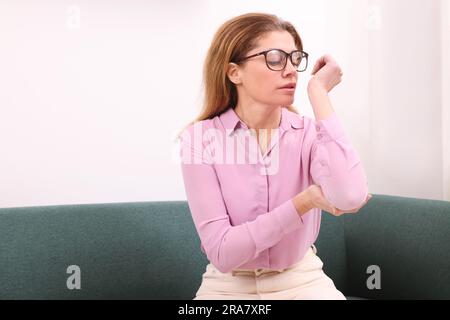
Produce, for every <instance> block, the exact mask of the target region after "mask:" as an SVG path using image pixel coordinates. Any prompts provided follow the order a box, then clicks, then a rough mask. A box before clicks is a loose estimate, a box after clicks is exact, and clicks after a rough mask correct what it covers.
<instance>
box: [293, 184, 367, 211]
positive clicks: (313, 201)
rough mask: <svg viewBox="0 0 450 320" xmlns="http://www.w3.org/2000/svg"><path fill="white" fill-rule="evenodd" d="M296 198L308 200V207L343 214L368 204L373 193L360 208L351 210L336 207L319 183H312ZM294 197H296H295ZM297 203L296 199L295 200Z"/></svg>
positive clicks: (355, 209)
mask: <svg viewBox="0 0 450 320" xmlns="http://www.w3.org/2000/svg"><path fill="white" fill-rule="evenodd" d="M295 198H300V199H302V200H303V202H304V203H305V202H306V207H307V208H310V209H312V208H319V209H321V210H325V211H327V212H329V213H331V214H332V215H334V216H341V215H343V214H344V213H356V212H358V210H359V209H361V208H362V207H363V206H365V205H366V203H367V202H368V201H369V200H370V198H372V195H370V194H369V195H368V197H367V198H366V201H365V202H364V204H363V205H362V206H360V207H358V208H354V209H351V210H345V211H343V210H340V209H338V208H336V207H334V206H333V205H332V204H331V203H330V202H329V201H328V200H327V199H326V198H325V196H324V194H323V192H322V188H321V187H320V186H318V185H315V184H313V185H310V186H309V187H308V188H307V189H306V190H304V191H302V192H301V193H299V194H298V195H297V196H296V197H295ZM295 198H294V199H295ZM294 203H295V201H294Z"/></svg>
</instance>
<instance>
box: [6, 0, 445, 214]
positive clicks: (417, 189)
mask: <svg viewBox="0 0 450 320" xmlns="http://www.w3.org/2000/svg"><path fill="white" fill-rule="evenodd" d="M448 2H449V0H339V1H336V0H320V1H314V2H313V1H306V0H303V1H299V0H295V1H294V0H291V1H287V0H285V1H282V0H276V1H261V0H259V1H245V2H244V1H235V0H228V1H213V0H209V1H207V0H189V1H181V0H176V1H175V0H166V1H162V0H161V1H156V0H155V1H136V0H133V1H125V0H122V1H99V0H95V1H93V0H91V1H88V0H86V1H58V0H55V1H48V0H47V1H38V2H36V1H31V0H28V1H25V0H18V1H5V0H0V207H19V206H36V205H54V204H81V203H109V202H134V201H163V200H185V199H186V197H185V191H184V185H183V180H182V176H181V171H180V168H179V164H178V163H177V161H175V160H174V153H175V152H176V150H177V149H176V144H175V142H174V137H175V134H176V133H177V132H178V130H179V129H181V128H182V127H183V126H184V125H185V124H187V123H188V122H190V121H191V120H192V119H194V118H195V117H196V116H197V114H198V113H199V112H200V108H201V103H202V101H201V97H202V92H201V72H202V66H203V60H204V58H205V54H206V51H207V49H208V47H209V45H210V42H211V39H212V36H213V34H214V32H215V31H216V30H217V28H218V27H219V26H220V25H221V24H222V23H223V22H225V21H226V20H227V19H229V18H231V17H233V16H236V15H239V14H243V13H246V12H268V13H274V14H276V15H278V16H280V17H281V18H283V19H284V20H288V21H290V22H292V23H293V24H294V26H295V27H296V28H297V30H298V32H299V33H300V36H301V37H302V40H303V42H304V47H305V51H307V52H309V53H310V67H312V65H313V64H314V63H315V60H316V59H317V58H319V57H320V56H321V55H323V54H324V53H330V54H331V55H333V57H334V58H335V59H336V60H337V61H338V63H339V64H340V65H341V67H342V69H343V71H344V77H343V81H342V83H341V84H340V85H339V86H337V87H336V88H335V89H334V90H333V91H332V92H331V93H330V96H331V99H332V103H333V106H334V108H335V110H336V112H337V113H338V114H339V116H340V118H341V120H342V122H343V124H344V126H345V129H346V131H347V132H348V135H349V136H350V138H351V141H352V142H353V144H354V146H355V148H356V149H357V150H358V152H359V154H360V156H361V159H362V161H363V164H364V167H365V168H366V171H367V174H368V178H369V191H370V192H371V193H373V194H389V195H399V196H406V197H417V198H429V199H441V200H448V201H450V128H449V125H450V97H449V91H450V62H449V57H450V48H449V41H450V23H449V19H450V5H449V3H448ZM310 71H311V69H309V73H310ZM309 73H308V72H306V73H302V74H300V78H299V79H300V83H299V87H298V91H297V93H296V101H295V105H296V106H297V109H298V110H299V111H300V112H301V113H303V114H305V115H307V116H310V117H314V115H313V113H312V109H311V106H310V104H309V101H308V99H307V93H306V85H307V81H308V79H309V77H310V76H309ZM174 151H175V152H174ZM175 158H176V157H175Z"/></svg>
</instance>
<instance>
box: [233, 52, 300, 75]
mask: <svg viewBox="0 0 450 320" xmlns="http://www.w3.org/2000/svg"><path fill="white" fill-rule="evenodd" d="M260 55H264V58H265V60H266V65H267V68H269V69H270V70H273V71H281V70H284V68H286V65H287V57H289V58H290V60H291V63H292V65H293V66H294V67H296V68H297V72H303V71H305V70H306V68H307V67H308V53H306V52H304V51H301V50H294V51H292V52H291V53H287V52H285V51H283V50H281V49H269V50H266V51H262V52H259V53H256V54H253V55H251V56H248V57H245V58H243V59H241V60H238V61H235V63H239V62H242V61H244V60H247V59H250V58H253V57H257V56H260Z"/></svg>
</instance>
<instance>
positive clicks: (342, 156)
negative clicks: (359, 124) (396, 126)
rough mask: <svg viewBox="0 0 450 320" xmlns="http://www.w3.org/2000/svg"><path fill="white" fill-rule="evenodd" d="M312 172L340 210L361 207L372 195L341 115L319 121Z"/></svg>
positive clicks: (316, 180)
mask: <svg viewBox="0 0 450 320" xmlns="http://www.w3.org/2000/svg"><path fill="white" fill-rule="evenodd" d="M312 129H313V130H312V131H313V134H312V135H311V139H312V140H313V141H312V148H311V154H310V155H311V159H310V173H311V176H312V179H313V181H314V183H315V184H317V185H320V187H321V188H322V192H323V194H324V196H325V197H326V199H327V200H328V201H329V202H330V203H331V204H332V205H333V206H334V207H336V208H338V209H340V210H344V211H345V210H351V209H354V208H357V207H359V206H361V205H362V204H363V203H364V201H365V199H366V197H367V195H368V182H367V176H366V173H365V171H364V168H363V165H362V162H361V160H360V158H359V156H358V153H357V152H356V150H355V149H354V147H353V146H352V144H351V143H350V140H349V139H348V137H347V135H346V133H345V131H344V129H343V127H342V125H341V122H340V119H339V118H338V116H337V114H336V113H335V112H334V113H332V114H331V116H329V117H328V118H326V119H322V120H319V121H317V120H316V121H315V124H314V126H313V128H312Z"/></svg>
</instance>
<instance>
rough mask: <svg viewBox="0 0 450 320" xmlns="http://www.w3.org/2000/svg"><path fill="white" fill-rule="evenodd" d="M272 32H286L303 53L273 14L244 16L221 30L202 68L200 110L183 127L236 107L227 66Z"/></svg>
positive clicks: (297, 40)
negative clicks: (201, 103)
mask: <svg viewBox="0 0 450 320" xmlns="http://www.w3.org/2000/svg"><path fill="white" fill-rule="evenodd" d="M272 31H287V32H289V33H290V34H291V35H292V37H293V38H294V42H295V46H296V47H297V50H303V44H302V40H301V39H300V36H299V34H298V33H297V31H296V30H295V28H294V26H293V25H292V24H291V23H289V22H287V21H284V20H282V19H281V18H279V17H277V16H276V15H273V14H266V13H246V14H243V15H240V16H237V17H234V18H232V19H230V20H228V21H226V22H225V23H224V24H222V26H220V28H219V29H218V30H217V31H216V33H215V35H214V38H213V40H212V43H211V46H210V47H209V50H208V53H207V56H206V59H205V62H204V65H203V85H204V94H205V96H204V101H203V109H202V111H201V113H200V115H198V116H197V118H196V119H195V120H193V121H192V122H190V123H189V124H188V125H187V126H186V127H188V126H189V125H191V124H193V123H195V122H197V121H202V120H206V119H212V118H214V117H215V116H218V115H220V114H221V113H223V112H225V111H226V110H228V109H229V108H235V107H236V104H237V101H238V93H237V90H236V86H235V84H234V83H233V82H231V81H230V79H229V78H228V76H227V70H228V64H229V63H230V62H234V61H239V60H240V59H242V58H244V57H245V56H246V55H247V53H248V52H249V51H251V50H252V49H254V48H255V47H256V46H257V44H258V40H259V39H261V38H262V37H264V36H265V35H266V34H267V33H268V32H272ZM236 64H239V63H236ZM287 109H289V110H290V111H292V112H295V113H298V111H297V110H296V109H295V107H294V106H292V105H290V106H287Z"/></svg>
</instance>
